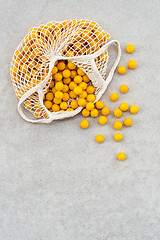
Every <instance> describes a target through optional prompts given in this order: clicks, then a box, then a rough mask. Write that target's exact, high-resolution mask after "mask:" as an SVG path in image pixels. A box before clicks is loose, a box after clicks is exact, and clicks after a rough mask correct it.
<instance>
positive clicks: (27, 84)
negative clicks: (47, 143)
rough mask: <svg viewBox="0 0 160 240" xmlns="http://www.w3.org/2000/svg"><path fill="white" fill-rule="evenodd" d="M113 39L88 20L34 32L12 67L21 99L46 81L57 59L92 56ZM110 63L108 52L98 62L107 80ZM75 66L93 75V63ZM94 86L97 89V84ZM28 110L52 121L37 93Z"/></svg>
mask: <svg viewBox="0 0 160 240" xmlns="http://www.w3.org/2000/svg"><path fill="white" fill-rule="evenodd" d="M109 38H110V35H109V34H108V33H107V32H106V31H104V30H103V29H102V28H101V27H100V26H99V25H98V24H97V23H96V22H92V21H87V20H69V21H62V22H54V21H53V22H49V23H47V24H46V25H41V26H39V27H34V28H31V29H30V31H29V33H28V34H27V35H26V36H25V37H24V39H23V40H22V42H21V43H20V44H19V46H18V48H17V49H16V51H15V52H14V55H13V60H12V64H11V69H10V72H11V78H12V83H13V86H14V89H15V92H16V95H17V97H18V98H21V97H22V96H23V95H24V94H25V93H26V92H27V91H29V90H30V89H32V88H34V87H35V86H37V85H38V84H40V83H41V82H42V81H44V80H45V78H46V77H47V75H48V73H49V64H50V62H51V59H53V56H61V57H62V59H63V57H74V56H83V55H91V54H93V53H95V52H96V51H98V50H99V49H100V48H101V47H102V46H103V45H104V44H106V43H107V42H108V40H109ZM107 61H108V53H107V51H105V52H104V53H103V54H101V55H100V56H99V57H97V58H95V64H96V66H97V69H98V72H99V73H100V75H101V76H102V77H103V78H104V79H105V74H106V68H107ZM73 62H74V63H75V64H76V65H77V66H78V67H79V68H81V69H82V70H83V71H84V72H85V73H86V74H89V73H91V72H92V66H91V64H90V62H87V61H82V62H77V61H73ZM51 80H52V76H50V78H49V79H48V82H47V83H46V84H45V86H43V89H42V91H43V93H44V94H45V93H46V92H47V89H48V87H49V85H50V82H51ZM92 84H93V85H94V82H92ZM97 91H98V89H97ZM24 107H25V108H26V109H27V110H29V111H30V112H32V113H33V114H34V116H35V117H38V118H47V117H48V113H47V111H46V108H45V106H44V105H43V103H40V101H39V95H38V93H37V92H34V93H33V94H31V95H30V96H29V97H28V98H26V99H25V101H24Z"/></svg>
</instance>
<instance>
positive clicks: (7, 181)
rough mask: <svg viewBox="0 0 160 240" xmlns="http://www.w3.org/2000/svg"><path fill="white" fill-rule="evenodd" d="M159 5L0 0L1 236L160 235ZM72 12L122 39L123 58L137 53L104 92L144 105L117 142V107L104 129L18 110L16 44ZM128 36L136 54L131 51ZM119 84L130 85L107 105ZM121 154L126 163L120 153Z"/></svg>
mask: <svg viewBox="0 0 160 240" xmlns="http://www.w3.org/2000/svg"><path fill="white" fill-rule="evenodd" d="M159 10H160V1H159V0H157V1H156V0H147V1H145V0H139V1H138V0H137V1H127V0H123V1H118V0H112V1H109V0H106V1H105V0H99V1H96V0H87V1H85V0H79V1H77V0H75V1H74V0H71V1H65V0H63V1H62V0H59V1H54V0H46V1H45V0H39V1H38V0H36V1H31V0H27V1H22V0H21V1H20V0H19V1H18V0H14V1H8V0H0V16H1V23H0V33H1V37H0V53H1V54H0V56H1V57H0V66H1V70H0V79H1V84H0V101H1V104H0V239H1V240H37V239H38V240H53V239H54V240H159V239H160V227H159V226H160V151H159V148H160V145H159V140H160V138H159V133H160V120H159V118H160V110H159V104H160V101H159V95H160V94H159V91H160V81H159V78H160V77H159V75H160V70H159V69H160V47H159V46H160V30H159V23H160V14H159ZM72 18H87V19H91V20H95V21H97V22H98V23H99V24H100V25H101V26H102V27H104V28H105V29H106V30H107V31H108V32H109V33H110V34H111V36H112V39H117V40H119V41H120V43H121V46H122V59H121V64H124V65H126V64H127V62H128V60H129V59H135V60H137V63H138V67H137V69H135V70H133V71H132V70H130V71H129V70H128V71H127V73H126V75H125V76H119V75H118V74H117V73H115V75H114V78H113V80H112V82H111V84H110V85H109V87H108V89H107V91H106V93H105V94H104V96H103V100H104V102H105V104H106V105H107V106H109V107H110V108H111V110H113V109H114V108H116V107H118V106H119V104H120V102H122V101H127V102H128V103H129V104H130V105H131V104H137V105H138V106H139V109H140V110H139V113H138V114H137V115H135V116H132V118H133V126H132V127H131V128H128V129H126V128H124V129H122V131H121V132H122V134H123V135H124V139H123V141H122V142H120V143H116V142H114V140H113V135H114V133H115V132H116V131H115V130H114V129H113V127H112V124H113V122H114V120H115V119H114V117H113V114H111V115H110V116H109V117H108V123H107V125H106V126H99V125H98V124H97V119H90V128H89V129H87V130H86V131H85V130H82V129H80V127H79V122H80V120H81V119H82V116H81V115H78V116H76V117H74V118H72V119H68V120H64V121H57V122H55V123H51V124H48V125H42V124H41V125H38V124H37V125H34V124H30V123H27V122H25V121H24V120H23V119H21V117H20V116H19V114H18V112H17V98H16V96H15V93H14V91H13V87H12V83H11V80H10V75H9V67H10V62H11V57H12V54H13V52H14V50H15V48H16V47H17V45H18V43H19V42H20V41H21V39H22V38H23V37H24V36H25V35H26V33H27V31H28V29H29V28H30V27H32V26H38V25H40V24H41V23H46V22H48V21H50V20H63V19H72ZM128 43H133V44H134V45H135V48H136V50H135V52H134V54H131V55H129V54H126V53H125V46H126V45H127V44H128ZM122 83H126V84H127V85H128V86H129V92H128V93H127V94H125V95H122V94H119V96H120V97H119V100H118V102H116V103H111V102H110V101H109V95H110V93H112V92H118V91H119V86H120V85H121V84H122ZM126 116H129V113H125V114H124V117H126ZM124 117H123V118H122V120H123V119H124ZM98 133H102V134H104V136H105V142H104V143H103V144H101V145H100V144H97V143H96V142H95V141H94V137H95V135H96V134H98ZM120 151H124V152H125V153H126V155H127V159H126V161H124V162H120V161H118V160H116V155H117V153H118V152H120Z"/></svg>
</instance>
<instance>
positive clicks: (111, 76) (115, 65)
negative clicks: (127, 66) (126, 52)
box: [97, 40, 121, 100]
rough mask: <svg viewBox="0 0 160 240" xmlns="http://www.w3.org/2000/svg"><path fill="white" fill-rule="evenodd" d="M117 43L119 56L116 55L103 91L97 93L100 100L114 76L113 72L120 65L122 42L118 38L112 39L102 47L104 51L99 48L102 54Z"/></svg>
mask: <svg viewBox="0 0 160 240" xmlns="http://www.w3.org/2000/svg"><path fill="white" fill-rule="evenodd" d="M113 43H115V44H116V45H117V50H118V53H117V57H116V60H115V62H114V64H113V66H112V68H111V70H110V72H109V74H108V76H107V78H106V80H105V83H104V85H103V87H102V89H101V91H100V92H99V93H98V94H97V99H98V100H99V99H100V98H101V96H102V94H103V93H104V92H105V90H106V88H107V86H108V84H109V83H110V82H111V80H112V78H113V74H114V71H115V69H116V67H117V66H118V63H119V61H120V58H121V47H120V43H119V42H118V41H117V40H112V41H110V42H109V43H107V44H106V45H105V46H104V47H102V48H103V49H102V51H101V49H100V50H99V54H100V55H101V54H102V53H103V52H104V51H105V50H106V49H107V48H108V47H109V46H110V45H111V44H113Z"/></svg>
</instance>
